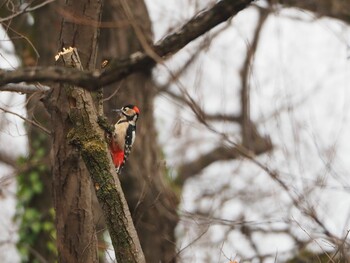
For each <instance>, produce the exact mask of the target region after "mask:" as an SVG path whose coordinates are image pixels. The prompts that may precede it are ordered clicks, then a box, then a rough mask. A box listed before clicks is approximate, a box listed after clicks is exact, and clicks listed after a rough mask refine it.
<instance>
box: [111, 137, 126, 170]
mask: <svg viewBox="0 0 350 263" xmlns="http://www.w3.org/2000/svg"><path fill="white" fill-rule="evenodd" d="M111 154H112V159H113V163H114V166H115V167H116V168H118V167H119V166H120V165H121V164H122V163H123V160H124V151H123V150H121V149H120V148H119V147H118V146H117V145H116V144H115V143H113V142H112V145H111Z"/></svg>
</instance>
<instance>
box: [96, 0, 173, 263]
mask: <svg viewBox="0 0 350 263" xmlns="http://www.w3.org/2000/svg"><path fill="white" fill-rule="evenodd" d="M125 3H127V5H128V6H129V7H130V10H132V14H133V17H134V19H135V20H134V21H135V22H136V25H137V26H138V27H139V28H140V29H141V31H142V34H143V37H144V39H146V40H147V41H148V43H151V40H152V31H151V22H150V19H149V15H148V12H147V9H146V6H145V4H144V2H143V1H142V0H132V1H124V0H118V1H112V0H107V1H106V3H105V8H104V12H103V20H104V21H109V22H111V21H113V22H115V25H116V26H117V27H116V28H112V29H109V28H108V29H107V28H106V29H102V30H101V36H100V42H99V47H100V49H99V51H100V57H101V59H102V58H110V57H113V58H114V57H115V58H124V57H127V56H129V55H130V54H132V53H134V52H136V51H139V50H143V48H142V46H141V44H140V39H139V37H140V36H137V35H136V34H135V30H134V29H133V27H132V26H131V25H130V24H127V25H126V26H121V25H125V21H127V20H128V19H129V20H130V18H128V16H127V15H126V13H125ZM118 25H119V26H118ZM154 85H155V84H154V83H153V81H152V74H151V69H148V70H147V71H144V72H139V73H135V74H132V75H131V76H129V77H127V78H126V79H124V80H122V81H121V82H119V83H115V84H114V85H113V87H112V88H106V89H105V97H109V96H110V95H112V94H113V93H114V92H115V90H116V89H119V92H118V93H117V94H116V96H114V97H112V99H110V100H108V101H107V102H106V103H105V104H104V105H105V113H106V115H107V116H108V117H109V120H110V121H111V122H115V121H116V116H115V114H113V113H112V112H111V109H113V108H118V107H121V106H123V105H126V104H130V103H131V104H135V105H137V106H138V107H139V108H140V110H141V115H140V120H139V122H138V127H137V128H138V130H137V136H136V142H135V144H134V147H133V149H132V153H131V155H130V158H129V160H128V162H127V165H126V167H125V168H124V170H123V171H122V175H121V176H120V180H121V182H122V187H123V190H124V193H125V196H126V199H127V201H128V205H129V208H130V211H131V213H132V216H133V220H134V224H135V227H136V230H137V233H138V235H139V238H140V242H141V246H142V249H143V251H144V254H145V257H146V262H175V258H174V256H175V254H176V240H175V235H174V230H175V227H176V225H177V222H178V215H177V214H176V209H177V206H178V199H177V197H176V196H175V194H174V192H173V191H172V189H171V188H170V187H169V185H167V183H166V182H164V178H165V177H166V176H167V174H166V169H165V168H166V167H165V165H164V162H163V161H162V157H161V156H162V154H161V149H160V147H159V146H158V143H157V133H156V130H155V121H154V118H153V103H154V98H155V96H156V89H155V87H154Z"/></svg>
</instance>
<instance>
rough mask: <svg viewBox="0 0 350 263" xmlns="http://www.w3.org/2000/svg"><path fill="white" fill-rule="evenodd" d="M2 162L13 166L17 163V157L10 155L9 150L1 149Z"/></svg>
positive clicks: (0, 158) (0, 159) (0, 157)
mask: <svg viewBox="0 0 350 263" xmlns="http://www.w3.org/2000/svg"><path fill="white" fill-rule="evenodd" d="M0 162H2V163H4V164H7V165H9V166H12V167H15V166H16V165H17V162H16V157H14V156H12V155H9V154H8V153H7V152H4V150H2V151H0Z"/></svg>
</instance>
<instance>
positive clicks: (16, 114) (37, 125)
mask: <svg viewBox="0 0 350 263" xmlns="http://www.w3.org/2000/svg"><path fill="white" fill-rule="evenodd" d="M0 110H2V111H3V112H5V113H9V114H12V115H15V116H17V117H19V118H21V119H22V120H24V121H26V122H28V123H30V124H32V125H33V126H35V127H37V128H39V129H40V130H42V131H44V132H46V133H47V134H51V132H50V131H49V130H48V129H46V128H45V127H43V126H41V125H40V124H39V123H37V122H35V121H32V120H30V119H27V118H25V117H23V116H22V115H20V114H18V113H16V112H13V111H10V110H7V109H4V108H2V107H0Z"/></svg>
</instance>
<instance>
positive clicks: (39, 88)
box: [0, 83, 51, 94]
mask: <svg viewBox="0 0 350 263" xmlns="http://www.w3.org/2000/svg"><path fill="white" fill-rule="evenodd" d="M49 90H51V88H50V87H49V86H43V85H35V84H26V83H10V84H6V85H5V86H2V87H0V91H10V92H18V93H22V94H32V93H35V92H47V91H49Z"/></svg>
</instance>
